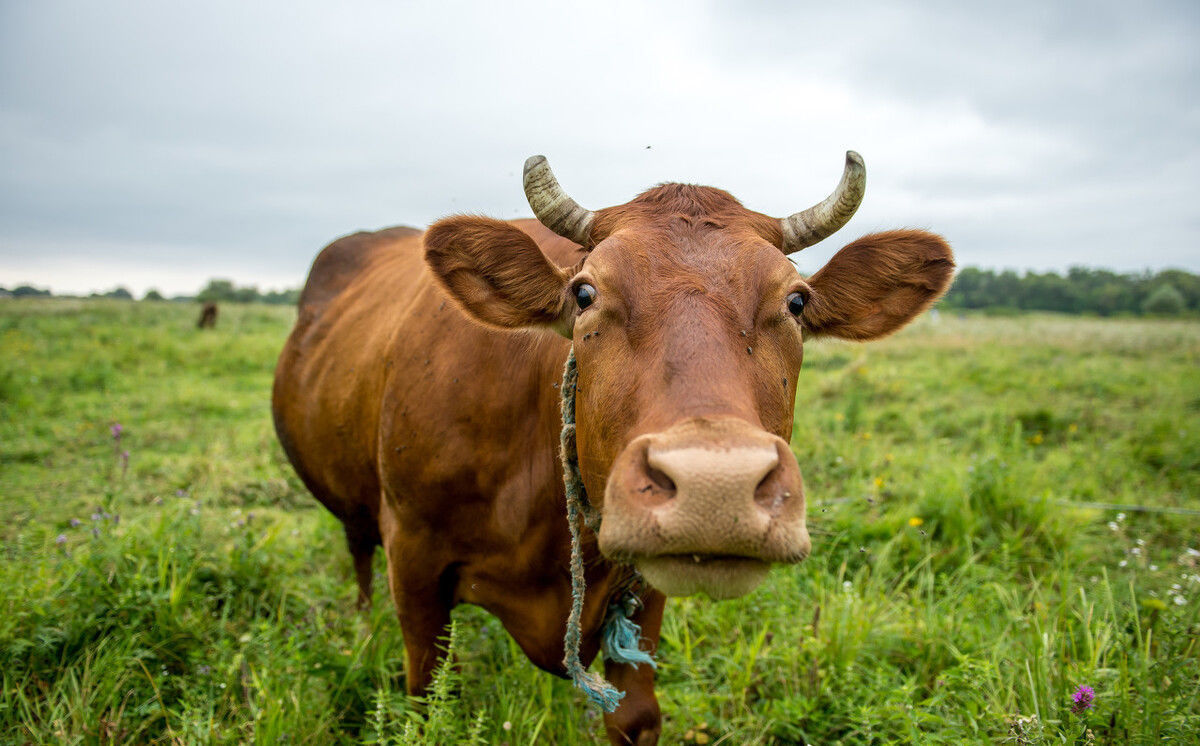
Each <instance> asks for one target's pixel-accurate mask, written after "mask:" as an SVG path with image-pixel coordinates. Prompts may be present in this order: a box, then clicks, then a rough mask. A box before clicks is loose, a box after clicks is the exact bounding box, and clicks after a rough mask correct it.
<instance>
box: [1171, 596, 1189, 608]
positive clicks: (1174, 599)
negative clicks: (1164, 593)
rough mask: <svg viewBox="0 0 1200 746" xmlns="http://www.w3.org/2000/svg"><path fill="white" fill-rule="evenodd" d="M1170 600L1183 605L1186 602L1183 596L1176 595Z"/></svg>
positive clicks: (1177, 604)
mask: <svg viewBox="0 0 1200 746" xmlns="http://www.w3.org/2000/svg"><path fill="white" fill-rule="evenodd" d="M1171 600H1172V601H1174V602H1175V605H1176V606H1183V605H1184V604H1186V603H1187V599H1186V598H1184V597H1183V596H1176V597H1175V598H1173V599H1171Z"/></svg>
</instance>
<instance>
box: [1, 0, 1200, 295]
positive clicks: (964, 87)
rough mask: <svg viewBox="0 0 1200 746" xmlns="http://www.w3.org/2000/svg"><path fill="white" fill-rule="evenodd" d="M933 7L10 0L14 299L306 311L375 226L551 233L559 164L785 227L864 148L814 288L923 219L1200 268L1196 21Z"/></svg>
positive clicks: (7, 122)
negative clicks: (498, 221)
mask: <svg viewBox="0 0 1200 746" xmlns="http://www.w3.org/2000/svg"><path fill="white" fill-rule="evenodd" d="M915 6H917V4H915V3H865V4H856V3H848V2H843V1H841V0H839V1H838V2H829V3H826V4H825V7H826V8H827V9H825V10H821V9H819V8H818V7H817V6H815V4H809V3H800V2H788V1H785V0H779V1H778V2H767V1H758V2H747V1H745V0H741V1H739V2H725V3H703V2H662V3H650V2H614V1H613V0H604V2H589V3H585V4H577V3H572V2H564V1H563V0H559V1H558V2H547V3H528V2H496V1H495V0H488V1H484V2H453V1H443V2H437V3H433V2H430V3H423V4H421V6H420V7H417V6H416V5H415V4H408V3H394V2H388V3H385V2H379V3H359V2H338V3H320V4H317V3H307V2H295V1H289V2H245V1H244V0H239V1H236V2H212V1H211V0H210V1H207V2H203V3H186V4H185V3H171V2H163V1H162V0H155V1H154V2H126V1H124V0H120V1H118V0H108V1H107V2H102V3H97V2H79V3H65V2H57V1H51V0H38V2H18V1H17V0H0V164H2V166H3V168H0V286H4V287H12V286H14V285H17V284H21V283H33V284H35V285H39V286H49V287H51V288H53V289H54V291H55V292H81V291H90V290H97V289H99V290H107V289H110V288H112V287H113V286H115V285H117V284H123V285H125V286H127V287H129V288H130V289H132V290H134V292H136V293H141V292H143V291H144V290H145V289H147V288H148V287H157V288H159V289H160V290H162V291H164V292H166V293H180V292H189V293H190V292H195V291H196V290H198V289H199V288H200V287H201V286H203V284H204V283H205V282H206V281H207V279H208V278H210V277H227V278H230V279H233V280H234V281H235V282H237V283H239V284H251V283H253V284H257V285H259V286H260V287H263V288H269V287H273V288H279V287H290V286H298V285H299V284H301V283H302V281H303V278H304V275H305V273H306V272H307V270H308V266H309V263H310V262H311V261H312V258H313V256H314V255H315V254H316V252H317V251H318V250H319V249H320V248H321V247H322V246H323V245H324V244H326V243H328V242H329V241H330V240H332V239H333V238H335V237H337V236H339V235H342V234H345V233H348V232H351V231H354V230H359V229H376V228H381V227H385V226H389V225H395V224H409V225H417V226H423V225H427V224H428V223H429V222H431V221H432V220H435V219H437V218H438V217H441V216H444V215H447V214H450V213H454V212H459V211H463V212H475V213H484V214H489V215H493V216H497V217H517V216H524V215H527V214H529V210H528V207H527V206H526V205H525V201H524V196H523V194H522V191H521V184H520V173H521V165H522V163H523V162H524V160H525V158H526V157H527V156H529V155H532V154H535V153H543V154H545V155H546V156H547V157H548V158H549V159H550V163H551V165H552V166H553V168H554V170H555V173H556V174H557V175H558V177H559V180H560V181H561V182H562V183H563V185H564V186H565V187H566V188H567V190H568V191H569V192H570V193H571V194H572V195H573V196H574V197H575V198H576V199H577V200H578V201H579V202H580V203H582V204H583V205H584V206H586V207H589V208H593V209H595V208H599V207H604V206H607V205H611V204H619V203H621V202H625V201H627V200H628V199H630V198H631V197H633V196H634V195H635V194H636V193H638V192H639V191H641V190H643V189H645V188H646V187H649V186H651V185H653V184H655V183H658V182H663V181H690V182H698V183H704V184H711V185H713V186H719V187H722V188H724V189H727V190H729V191H731V192H732V193H733V194H734V195H735V196H737V197H738V198H739V199H741V200H742V201H743V202H744V203H745V204H746V205H747V206H748V207H751V208H753V209H756V210H759V211H762V212H767V213H772V214H779V215H784V214H787V213H790V212H794V211H796V210H799V209H802V208H805V207H808V206H809V205H811V204H812V203H814V202H817V201H819V200H820V199H822V198H823V197H824V196H825V195H826V194H827V193H828V192H829V191H830V190H831V189H832V188H833V187H834V185H835V184H836V183H837V180H838V178H839V176H840V173H841V168H842V159H843V153H844V151H846V150H847V149H855V150H857V151H859V152H860V153H862V155H863V158H864V160H865V161H866V164H867V174H868V187H867V194H866V199H865V201H864V203H863V206H862V207H861V208H860V209H859V211H858V214H857V216H856V217H855V218H854V220H852V221H851V222H850V224H849V225H848V226H847V227H846V228H843V229H842V231H840V232H839V233H837V234H835V235H834V236H833V237H832V238H830V239H827V240H826V241H825V242H823V243H821V244H818V245H817V246H814V247H812V248H810V249H808V250H806V251H805V252H804V253H803V254H801V255H798V257H797V258H798V260H799V262H800V266H801V267H802V269H804V270H805V271H808V272H811V271H815V270H816V269H817V268H819V267H820V265H821V264H822V263H823V262H824V261H825V260H826V259H827V258H828V257H829V256H830V255H831V254H832V253H833V252H834V251H836V250H837V249H838V248H840V247H841V246H842V245H843V244H844V243H846V242H848V241H849V240H851V239H853V238H854V237H856V236H858V235H861V234H863V233H866V232H870V231H874V230H880V229H887V228H894V227H906V226H915V227H923V228H929V229H931V230H935V231H938V232H940V233H942V234H944V235H945V236H946V237H947V238H948V239H949V240H950V242H951V244H953V245H954V247H955V250H956V252H957V254H958V257H959V262H960V264H964V265H978V266H985V267H997V268H1005V267H1011V268H1016V269H1027V268H1032V269H1039V270H1044V269H1063V268H1065V267H1068V266H1070V265H1074V264H1085V265H1089V266H1103V267H1109V268H1114V269H1119V270H1135V269H1143V268H1152V269H1157V268H1163V267H1182V268H1185V269H1189V270H1192V271H1200V206H1198V205H1200V2H1196V0H1185V1H1184V2H1178V3H1161V2H1149V3H1147V2H1141V3H1129V2H1111V3H1106V2H1092V3H1086V4H1076V3H1057V2H1046V1H1045V0H1037V1H1034V2H1005V3H963V2H928V3H923V4H920V5H919V7H915ZM1081 7H1086V10H1082V9H1081ZM648 146H649V147H648Z"/></svg>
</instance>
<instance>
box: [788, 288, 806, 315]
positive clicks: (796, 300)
mask: <svg viewBox="0 0 1200 746" xmlns="http://www.w3.org/2000/svg"><path fill="white" fill-rule="evenodd" d="M787 309H788V313H790V314H791V315H793V316H796V317H799V316H800V312H801V311H803V310H804V296H803V295H801V294H800V293H792V294H791V295H789V296H788V297H787Z"/></svg>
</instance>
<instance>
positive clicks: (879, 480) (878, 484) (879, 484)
mask: <svg viewBox="0 0 1200 746" xmlns="http://www.w3.org/2000/svg"><path fill="white" fill-rule="evenodd" d="M882 486H883V477H875V489H879V488H880V487H882Z"/></svg>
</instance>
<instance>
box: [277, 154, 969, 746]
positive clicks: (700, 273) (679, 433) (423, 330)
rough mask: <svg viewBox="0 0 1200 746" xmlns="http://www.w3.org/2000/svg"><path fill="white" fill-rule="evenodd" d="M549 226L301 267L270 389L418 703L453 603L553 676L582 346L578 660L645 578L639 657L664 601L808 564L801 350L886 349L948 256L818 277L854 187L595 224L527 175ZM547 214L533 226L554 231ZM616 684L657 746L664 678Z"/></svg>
mask: <svg viewBox="0 0 1200 746" xmlns="http://www.w3.org/2000/svg"><path fill="white" fill-rule="evenodd" d="M524 180H525V191H526V196H527V197H528V199H529V203H530V206H531V207H532V208H533V211H534V213H535V214H536V215H537V218H538V219H537V220H536V221H535V220H514V221H500V220H492V219H488V218H483V217H477V216H466V215H463V216H455V217H450V218H446V219H444V220H441V221H439V222H437V223H435V224H434V225H433V226H432V227H430V228H429V229H428V230H427V231H425V232H421V231H418V230H414V229H411V228H390V229H388V230H383V231H379V232H377V233H356V234H354V235H351V236H347V237H345V238H341V239H339V240H337V241H335V242H333V243H332V244H330V245H329V246H328V247H326V248H325V249H324V251H322V252H321V254H320V255H319V256H318V257H317V259H316V261H315V262H314V263H313V267H312V271H311V272H310V274H309V277H308V282H307V284H306V285H305V287H304V290H303V293H302V295H301V297H300V309H299V317H298V320H297V322H296V327H295V329H294V330H293V331H292V334H291V337H290V338H289V339H288V341H287V344H286V346H285V347H284V349H283V353H282V355H281V356H280V360H279V366H278V368H277V370H276V373H275V388H274V398H273V410H274V417H275V427H276V430H277V431H278V433H279V439H280V441H281V442H282V444H283V447H284V449H285V450H286V452H287V454H288V457H289V458H290V460H291V462H292V464H293V465H294V466H295V468H296V471H297V473H298V474H299V475H300V477H301V478H302V479H303V480H304V483H305V484H306V485H307V486H308V488H309V489H310V490H311V491H312V493H313V494H314V495H315V496H316V497H317V499H318V500H320V501H321V502H322V503H323V504H324V505H325V506H326V507H327V508H328V509H329V510H330V511H332V512H333V513H334V515H336V516H337V517H338V518H340V519H341V520H342V522H343V524H344V525H345V531H346V538H347V540H348V542H349V548H350V553H351V555H352V556H353V558H354V566H355V570H356V574H357V578H358V586H359V593H360V601H362V602H367V601H369V598H370V594H371V557H372V555H373V553H374V550H375V547H376V546H377V545H382V546H383V547H384V551H385V553H386V555H387V560H388V562H387V565H388V579H389V581H390V588H391V593H392V598H393V600H394V602H395V604H396V609H397V611H398V613H399V617H400V625H401V628H402V631H403V633H404V646H405V651H406V656H407V674H408V675H407V686H408V690H409V692H410V693H414V694H416V693H420V692H422V691H423V690H424V689H425V688H426V687H427V686H428V684H429V683H430V678H431V674H432V671H433V669H434V668H435V666H436V664H437V662H438V658H439V656H440V655H441V654H440V653H439V649H438V638H439V636H443V635H445V634H447V629H448V624H449V621H450V610H451V608H453V607H454V606H455V605H456V604H459V603H471V604H476V605H479V606H482V607H484V608H485V609H487V610H488V611H490V612H491V613H493V614H495V615H496V616H497V617H499V619H500V621H501V622H502V623H503V624H504V626H505V628H506V629H507V630H508V632H509V634H511V635H512V637H513V639H514V640H515V641H516V642H517V644H519V645H520V646H521V648H522V649H523V650H524V651H525V653H526V655H528V656H529V658H530V659H531V660H532V661H533V662H534V663H535V664H536V665H538V666H539V667H541V668H543V669H545V670H547V671H550V672H552V673H555V674H559V675H563V674H564V672H565V669H564V663H563V636H564V631H565V627H566V620H567V617H568V611H569V608H570V605H571V586H570V580H569V573H568V561H569V555H570V538H569V537H570V535H569V533H568V526H567V518H566V507H565V505H564V486H563V478H562V467H561V465H560V462H559V458H558V455H557V452H558V443H559V434H560V426H561V422H560V391H559V381H560V380H561V376H562V373H563V364H564V360H565V359H566V358H567V355H568V351H569V349H570V348H571V347H572V344H573V345H574V351H575V356H576V359H577V365H578V384H579V386H578V394H577V398H576V401H575V404H576V415H577V421H578V426H577V449H578V459H579V465H580V468H581V471H582V476H583V483H584V486H585V487H586V492H587V495H588V496H589V499H590V501H591V504H592V506H593V507H594V508H595V509H596V510H597V511H598V513H599V516H600V523H599V529H598V531H596V532H593V531H592V530H591V529H585V530H584V534H583V555H584V559H585V562H586V568H587V570H586V580H587V593H586V597H585V601H584V604H583V613H582V625H581V629H582V658H583V660H584V663H585V665H586V664H587V662H590V661H591V660H592V659H593V658H594V657H595V655H596V654H597V651H598V650H599V648H600V639H599V631H600V626H601V622H602V620H603V618H604V615H605V610H606V608H607V607H608V606H609V603H610V601H612V600H613V599H614V598H615V595H616V594H617V593H619V592H624V591H625V590H626V589H627V588H629V586H630V581H631V578H632V577H634V576H633V573H634V571H635V570H636V571H638V572H640V576H641V578H644V581H638V584H637V585H635V586H634V587H635V589H636V590H637V592H638V594H639V596H640V601H641V605H640V609H638V610H637V611H636V612H635V614H634V621H635V622H637V623H638V624H640V625H641V629H642V632H643V640H642V646H643V648H644V649H646V650H648V651H653V650H654V649H655V648H656V646H657V643H658V636H659V629H660V624H661V621H662V615H663V609H664V604H665V600H666V598H665V596H666V595H686V594H691V593H697V592H701V593H706V594H708V595H710V596H712V597H714V598H728V597H733V596H738V595H741V594H744V593H746V592H748V591H750V590H751V589H753V588H754V587H755V586H756V585H757V584H758V583H759V582H760V581H761V580H762V578H763V577H764V575H765V573H766V571H767V569H768V567H769V566H770V564H771V563H776V562H782V563H790V562H798V561H799V560H801V559H803V558H804V557H805V556H806V555H807V554H808V552H809V536H808V532H807V530H806V527H805V495H804V485H803V481H802V479H801V476H800V468H799V465H798V464H797V461H796V458H795V456H794V455H793V453H792V450H791V448H790V447H789V440H790V438H791V434H792V423H793V417H794V406H795V384H796V379H797V374H798V373H799V371H800V364H801V359H802V357H803V352H802V348H803V342H804V341H805V340H806V339H812V338H816V337H822V336H828V337H839V338H842V339H851V340H869V339H875V338H878V337H881V336H883V335H886V334H889V333H891V332H894V331H896V330H897V329H899V328H900V327H901V326H903V325H904V324H906V323H908V322H909V321H910V320H911V319H912V318H913V317H914V316H916V315H917V314H918V313H920V312H921V311H922V310H924V309H925V308H927V307H928V306H929V305H930V304H931V303H933V302H934V300H935V299H936V298H937V297H938V296H939V295H940V294H941V293H942V292H943V291H944V290H945V288H946V286H947V284H948V282H949V280H950V277H951V274H952V270H953V260H952V254H951V251H950V248H949V246H947V244H946V243H945V241H943V240H942V239H941V238H940V237H938V236H936V235H933V234H930V233H925V232H923V231H915V230H904V231H892V232H886V233H877V234H873V235H868V236H864V237H863V238H860V239H858V240H857V241H854V242H853V243H851V244H849V245H848V246H846V247H845V248H843V249H842V250H841V251H839V252H838V253H837V254H836V255H835V256H834V257H833V258H832V259H831V260H830V261H829V263H828V264H827V265H826V266H825V267H824V268H823V269H821V270H820V271H819V272H817V273H816V274H814V275H812V276H811V277H808V278H805V277H803V276H801V275H800V274H799V273H798V272H797V271H796V269H795V267H794V266H793V265H792V263H791V262H789V261H788V259H787V256H786V255H787V254H789V253H791V252H794V251H798V250H800V249H803V248H804V247H806V246H809V245H811V244H813V243H816V242H817V241H820V240H821V239H823V238H825V237H826V236H828V235H830V234H831V233H833V232H834V231H836V230H837V229H838V228H840V227H841V226H842V225H844V224H845V223H846V222H847V221H848V220H849V219H850V217H851V215H852V214H853V213H854V211H855V210H856V209H857V207H858V204H859V202H860V201H861V199H862V195H863V190H864V186H865V170H864V168H863V165H862V161H861V159H860V158H859V157H858V155H857V154H855V153H848V154H847V158H846V167H845V172H844V174H843V176H842V180H841V182H840V183H839V185H838V187H837V189H836V190H835V191H834V193H833V194H831V195H830V196H829V197H828V198H827V199H826V200H825V201H823V202H821V203H819V204H817V205H815V206H813V207H811V208H809V209H807V210H804V211H802V212H799V213H796V214H794V215H792V216H791V217H788V218H784V219H782V220H780V219H777V218H772V217H768V216H766V215H763V214H761V213H757V212H753V211H751V210H748V209H746V208H745V207H743V206H742V205H741V203H739V202H738V201H737V200H736V199H734V198H733V197H732V196H731V195H729V194H728V193H726V192H724V191H721V190H719V189H714V188H711V187H702V186H692V185H686V184H664V185H661V186H658V187H655V188H653V189H650V190H648V191H646V192H644V193H642V194H641V195H639V196H638V197H636V198H635V199H634V200H633V201H631V202H628V203H626V204H623V205H619V206H616V207H609V208H606V209H603V210H599V211H597V212H591V211H588V210H585V209H583V208H582V207H580V206H579V205H578V204H576V203H575V202H574V200H572V199H571V198H570V197H569V196H567V194H566V193H565V192H564V191H563V190H562V188H561V187H560V186H559V184H558V182H557V181H556V180H555V178H554V175H553V174H552V173H551V171H550V169H549V166H548V165H547V163H546V161H545V159H544V158H542V157H540V156H537V157H534V158H531V159H529V161H528V162H527V163H526V164H525V175H524ZM539 221H540V222H539ZM605 672H606V676H607V677H608V678H609V680H611V681H612V682H613V683H614V684H615V685H616V686H617V687H619V688H620V689H623V690H625V691H626V692H627V695H628V696H626V698H625V699H624V700H623V701H622V702H621V705H620V707H619V708H618V709H617V710H616V711H615V712H614V713H612V714H609V715H606V716H605V725H606V728H607V731H608V735H609V737H610V738H611V740H612V741H613V742H614V743H639V744H648V743H655V742H656V741H657V739H658V734H659V731H660V727H661V716H660V714H659V708H658V703H657V701H656V699H655V696H654V672H653V670H652V669H651V668H650V667H649V666H646V665H642V666H640V667H636V668H635V667H634V666H631V665H628V664H624V663H614V662H612V661H609V662H607V664H606V667H605Z"/></svg>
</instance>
